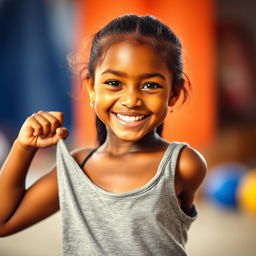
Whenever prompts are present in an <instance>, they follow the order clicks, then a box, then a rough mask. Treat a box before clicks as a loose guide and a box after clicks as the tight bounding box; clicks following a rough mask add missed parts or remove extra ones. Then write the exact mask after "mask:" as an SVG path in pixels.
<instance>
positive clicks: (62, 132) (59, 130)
mask: <svg viewBox="0 0 256 256" xmlns="http://www.w3.org/2000/svg"><path fill="white" fill-rule="evenodd" d="M68 134H69V133H68V129H67V128H63V127H61V128H57V130H56V135H58V136H59V137H60V138H62V139H66V138H67V137H68Z"/></svg>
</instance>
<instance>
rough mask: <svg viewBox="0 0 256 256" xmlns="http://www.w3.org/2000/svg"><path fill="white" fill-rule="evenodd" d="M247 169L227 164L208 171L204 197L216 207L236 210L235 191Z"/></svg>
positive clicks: (240, 165) (239, 165)
mask: <svg viewBox="0 0 256 256" xmlns="http://www.w3.org/2000/svg"><path fill="white" fill-rule="evenodd" d="M246 170H247V168H246V167H245V166H244V165H242V164H237V163H227V164H222V165H218V166H216V167H214V168H212V169H210V170H209V173H208V176H207V178H206V181H205V183H204V186H203V191H204V194H205V195H206V197H207V198H208V199H209V200H210V201H211V202H213V203H215V204H217V205H218V206H221V207H225V208H236V207H237V206H238V200H237V189H238V186H239V183H240V181H241V178H242V177H243V175H244V174H245V173H246Z"/></svg>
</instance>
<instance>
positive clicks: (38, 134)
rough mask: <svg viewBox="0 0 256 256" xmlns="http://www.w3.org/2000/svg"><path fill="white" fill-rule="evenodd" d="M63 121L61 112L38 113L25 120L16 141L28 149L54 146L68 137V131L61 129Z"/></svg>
mask: <svg viewBox="0 0 256 256" xmlns="http://www.w3.org/2000/svg"><path fill="white" fill-rule="evenodd" d="M63 121H64V116H63V113H62V112H45V111H39V112H37V113H35V114H33V115H31V116H30V117H28V118H27V119H26V121H25V122H24V124H23V125H22V127H21V130H20V132H19V135H18V138H17V139H18V141H19V143H20V144H21V145H22V146H23V147H24V148H28V149H30V148H46V147H49V146H52V145H55V144H56V143H57V142H58V141H59V139H61V138H63V139H65V138H66V137H67V136H68V130H67V129H66V128H63V127H62V124H63Z"/></svg>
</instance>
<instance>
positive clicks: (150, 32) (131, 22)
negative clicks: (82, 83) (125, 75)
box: [86, 14, 190, 145]
mask: <svg viewBox="0 0 256 256" xmlns="http://www.w3.org/2000/svg"><path fill="white" fill-rule="evenodd" d="M125 39H128V40H130V39H134V40H136V41H137V42H138V43H140V44H146V45H149V46H150V47H152V48H153V49H154V50H155V51H156V52H157V54H159V56H160V57H162V59H163V60H164V61H165V63H166V65H167V67H168V68H169V70H170V72H171V73H172V74H173V84H172V86H173V87H172V88H173V95H174V96H177V97H178V96H179V95H180V92H181V91H182V92H183V103H184V102H185V101H186V99H187V95H188V90H187V88H186V86H185V80H184V76H185V77H186V75H185V74H184V72H183V62H182V46H181V43H180V40H179V39H178V37H177V36H176V35H175V34H174V32H173V31H172V30H171V29H170V28H169V27H168V26H166V25H165V24H164V23H162V22H160V21H159V20H157V19H156V18H155V17H153V16H137V15H134V14H131V15H124V16H121V17H118V18H116V19H114V20H112V21H111V22H109V23H108V24H107V25H106V26H105V27H103V28H102V29H101V30H100V31H98V32H97V33H96V34H95V35H94V37H93V40H92V46H91V52H90V57H89V63H88V67H87V75H86V76H87V77H90V78H91V79H94V72H95V68H96V65H97V63H98V61H99V60H100V59H101V58H102V57H103V56H104V53H106V51H107V49H108V48H109V47H110V46H111V45H113V43H117V42H120V41H122V40H125ZM186 78H187V77H186ZM188 84H189V86H190V82H189V80H188ZM96 127H97V137H98V142H99V144H100V145H101V144H103V143H104V141H105V140H106V135H107V133H106V127H105V124H104V123H102V121H101V120H100V119H99V118H98V117H97V116H96ZM162 129H163V124H161V125H160V126H159V127H158V128H157V132H158V134H159V135H160V136H161V133H162Z"/></svg>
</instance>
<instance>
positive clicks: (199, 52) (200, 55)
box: [74, 0, 216, 147]
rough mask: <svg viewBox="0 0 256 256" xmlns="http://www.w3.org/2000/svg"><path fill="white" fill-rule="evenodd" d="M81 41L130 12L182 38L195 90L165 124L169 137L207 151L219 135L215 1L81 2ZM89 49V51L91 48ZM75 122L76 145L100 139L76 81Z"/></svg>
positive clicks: (86, 99) (78, 9)
mask: <svg viewBox="0 0 256 256" xmlns="http://www.w3.org/2000/svg"><path fill="white" fill-rule="evenodd" d="M77 3H78V6H77V12H78V15H77V23H78V31H77V32H78V41H82V39H84V38H88V37H89V36H91V35H92V34H93V33H95V32H96V31H98V30H99V29H100V28H101V27H102V26H104V25H105V24H106V23H107V22H109V21H110V20H112V19H113V18H115V17H117V16H119V15H123V14H127V13H136V14H139V15H143V14H144V15H145V14H152V15H154V16H156V17H158V18H159V19H160V20H161V21H163V22H164V23H166V24H167V25H168V26H170V27H171V28H172V29H173V30H174V32H175V33H176V34H177V35H178V36H179V37H180V39H181V42H182V45H183V50H184V68H185V73H186V74H187V75H188V77H189V79H190V81H191V84H192V92H191V93H190V97H189V99H188V101H187V102H186V103H185V104H184V105H181V104H178V106H177V107H176V108H175V112H174V113H172V114H171V113H170V114H169V115H168V117H167V120H166V122H165V129H164V137H165V138H166V139H168V140H178V141H186V142H188V143H190V144H191V145H192V146H194V147H202V146H204V145H206V144H207V143H208V142H210V140H211V139H212V137H213V135H214V132H215V122H216V117H215V115H216V113H215V112H216V111H215V109H216V106H215V88H214V85H215V84H214V77H215V75H214V72H215V70H214V52H215V51H214V50H215V49H214V41H215V40H214V5H213V0H198V1H196V4H195V1H190V0H172V1H171V0H169V1H168V0H151V1H149V0H123V1H120V0H108V1H106V0H102V1H95V0H80V1H77ZM87 48H89V47H87ZM74 88H75V89H74V90H75V93H76V95H79V96H77V99H76V100H74V124H75V134H76V138H75V139H76V142H77V144H79V145H84V144H86V145H91V144H94V141H95V136H96V132H95V126H94V114H93V113H92V110H91V109H90V107H89V104H88V96H87V92H86V90H85V88H83V90H81V87H80V85H78V82H77V81H76V82H75V83H74Z"/></svg>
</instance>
